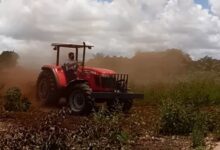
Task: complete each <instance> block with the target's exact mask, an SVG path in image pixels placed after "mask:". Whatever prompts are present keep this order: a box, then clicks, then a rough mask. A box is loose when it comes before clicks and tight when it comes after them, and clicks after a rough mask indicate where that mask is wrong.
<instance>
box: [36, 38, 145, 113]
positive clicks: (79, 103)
mask: <svg viewBox="0 0 220 150" xmlns="http://www.w3.org/2000/svg"><path fill="white" fill-rule="evenodd" d="M52 46H53V47H54V50H55V51H56V52H57V58H56V65H44V66H43V67H42V68H41V69H42V71H41V73H40V75H39V77H38V80H37V97H38V99H39V100H40V101H42V102H43V104H54V103H57V102H58V101H59V99H60V98H62V97H64V98H66V101H67V102H68V104H69V107H70V109H71V111H72V112H73V113H74V114H88V113H90V112H91V111H92V110H93V109H94V106H95V103H100V102H107V108H108V109H109V110H110V111H112V110H114V109H115V107H116V106H118V105H119V104H120V106H121V109H122V111H123V112H128V111H129V110H130V108H131V107H132V102H133V99H135V98H138V99H143V94H134V93H132V92H129V91H128V88H127V87H128V75H127V74H117V73H116V72H114V71H112V70H109V69H102V68H96V67H88V66H85V65H84V64H85V53H86V48H88V49H91V48H92V47H93V46H90V45H86V44H85V42H83V44H82V45H77V44H58V43H53V44H52ZM61 48H71V49H73V50H74V49H75V55H74V57H75V61H76V62H77V68H76V71H75V73H72V72H69V70H66V69H65V68H66V67H65V64H64V65H62V66H61V65H59V58H60V50H61ZM79 50H82V60H81V62H80V61H79V59H78V54H79V53H78V52H79ZM69 74H70V75H71V76H69Z"/></svg>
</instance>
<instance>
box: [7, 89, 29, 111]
mask: <svg viewBox="0 0 220 150" xmlns="http://www.w3.org/2000/svg"><path fill="white" fill-rule="evenodd" d="M4 100H5V103H4V108H5V110H7V111H27V110H28V109H29V107H30V105H31V103H30V101H29V100H28V98H27V97H25V96H23V95H22V92H21V90H20V89H19V88H17V87H12V88H9V89H8V90H7V91H6V93H5V95H4Z"/></svg>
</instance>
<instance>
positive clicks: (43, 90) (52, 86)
mask: <svg viewBox="0 0 220 150" xmlns="http://www.w3.org/2000/svg"><path fill="white" fill-rule="evenodd" d="M37 97H38V99H39V100H40V101H41V102H42V103H43V104H45V105H51V104H55V103H57V102H58V99H59V95H58V91H57V86H56V80H55V77H54V75H53V73H52V72H51V71H49V70H43V71H42V72H41V73H40V75H39V77H38V79H37Z"/></svg>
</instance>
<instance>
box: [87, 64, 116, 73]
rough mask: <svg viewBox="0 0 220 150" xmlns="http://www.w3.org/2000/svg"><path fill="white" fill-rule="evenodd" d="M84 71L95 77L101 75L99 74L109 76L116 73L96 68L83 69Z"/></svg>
mask: <svg viewBox="0 0 220 150" xmlns="http://www.w3.org/2000/svg"><path fill="white" fill-rule="evenodd" d="M84 71H88V72H91V73H93V74H97V75H101V74H104V75H111V74H115V73H116V72H115V71H113V70H109V69H103V68H97V67H88V66H85V67H84Z"/></svg>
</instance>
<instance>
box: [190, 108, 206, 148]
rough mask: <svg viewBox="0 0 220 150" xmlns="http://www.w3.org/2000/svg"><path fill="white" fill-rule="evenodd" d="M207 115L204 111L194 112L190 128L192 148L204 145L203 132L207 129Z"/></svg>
mask: <svg viewBox="0 0 220 150" xmlns="http://www.w3.org/2000/svg"><path fill="white" fill-rule="evenodd" d="M206 117H207V116H206V115H205V114H204V113H200V112H198V113H196V115H195V119H194V123H193V124H194V125H193V130H192V143H193V148H197V147H202V146H204V145H205V141H204V139H205V134H206V131H207V118H206Z"/></svg>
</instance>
